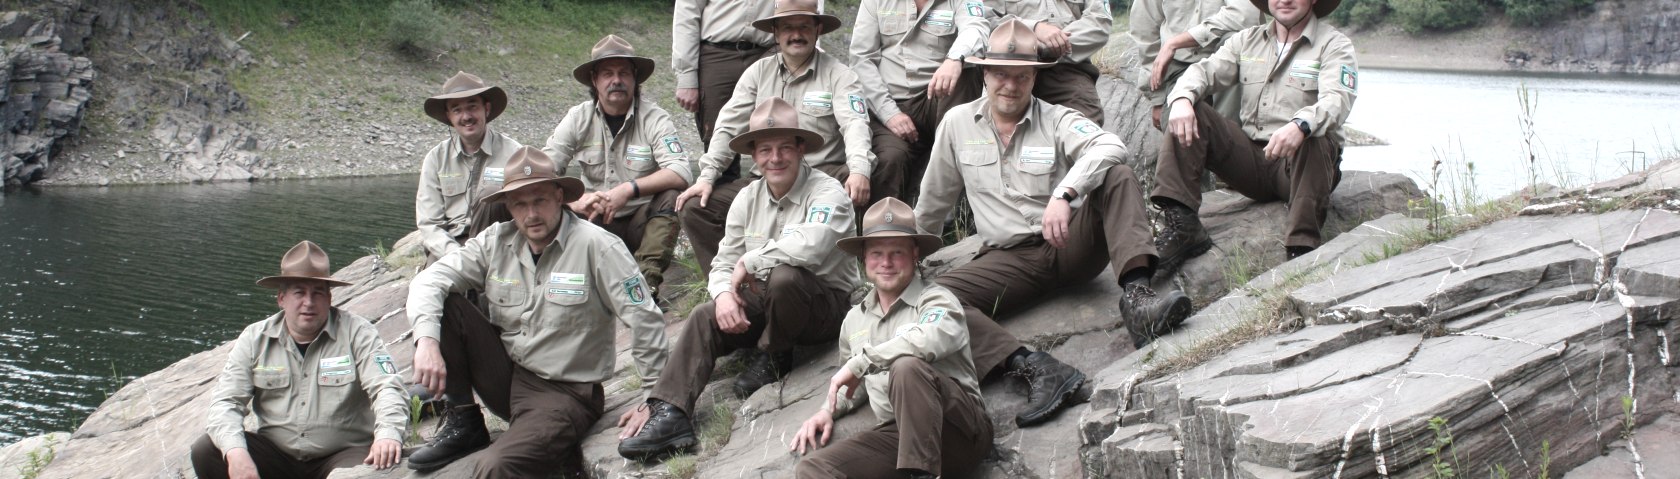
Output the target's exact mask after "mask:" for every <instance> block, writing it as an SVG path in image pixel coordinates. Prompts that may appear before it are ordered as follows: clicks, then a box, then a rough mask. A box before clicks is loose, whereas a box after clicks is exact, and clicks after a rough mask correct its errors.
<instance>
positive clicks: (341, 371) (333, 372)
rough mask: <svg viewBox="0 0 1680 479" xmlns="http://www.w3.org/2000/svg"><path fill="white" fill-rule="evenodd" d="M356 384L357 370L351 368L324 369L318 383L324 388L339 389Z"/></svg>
mask: <svg viewBox="0 0 1680 479" xmlns="http://www.w3.org/2000/svg"><path fill="white" fill-rule="evenodd" d="M353 382H356V370H355V369H353V368H351V367H342V368H335V369H322V370H321V374H320V378H319V379H318V383H319V384H320V385H322V386H329V387H338V386H343V385H346V384H350V383H353Z"/></svg>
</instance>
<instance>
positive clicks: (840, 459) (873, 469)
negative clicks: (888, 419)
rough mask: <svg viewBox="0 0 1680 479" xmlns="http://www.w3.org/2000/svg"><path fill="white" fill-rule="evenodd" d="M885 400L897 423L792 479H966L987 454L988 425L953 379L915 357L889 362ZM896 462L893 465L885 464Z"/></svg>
mask: <svg viewBox="0 0 1680 479" xmlns="http://www.w3.org/2000/svg"><path fill="white" fill-rule="evenodd" d="M888 374H889V375H890V377H891V378H892V385H891V386H890V387H889V389H890V390H891V391H890V392H889V394H890V395H891V396H892V397H891V398H870V400H872V401H880V400H883V399H888V400H891V401H892V405H893V414H894V415H895V416H897V421H896V422H893V423H890V424H885V425H881V426H877V427H876V428H875V429H874V430H871V431H867V432H864V433H862V434H858V435H856V436H853V437H851V438H848V439H846V440H845V441H841V442H840V443H837V444H834V445H832V446H828V447H827V448H824V449H819V450H817V451H816V452H814V453H812V454H811V455H810V456H806V457H805V459H804V460H802V461H799V465H798V466H796V467H795V468H794V470H793V474H794V477H797V478H800V479H807V478H812V479H814V478H850V477H858V478H887V477H910V475H909V474H907V473H906V472H904V470H906V469H913V470H919V471H923V472H927V473H930V474H934V475H937V476H940V477H947V478H963V477H969V476H970V475H972V474H973V473H974V471H975V469H977V468H976V467H975V466H978V465H979V464H980V461H981V460H984V459H985V458H986V455H987V454H989V453H991V451H992V421H991V419H990V418H988V417H986V409H985V407H984V406H982V405H981V404H980V401H979V400H977V399H976V398H975V397H974V396H970V395H969V394H968V392H966V391H963V389H962V386H961V385H959V384H957V381H956V380H955V379H951V377H950V376H946V375H944V374H941V373H940V372H939V371H938V370H936V369H934V368H933V366H932V365H929V364H928V363H927V362H926V361H923V360H921V359H920V358H915V357H902V358H898V359H897V360H894V361H893V363H892V369H891V370H890V371H889V372H888ZM889 457H896V458H897V460H896V461H887V460H886V459H887V458H889Z"/></svg>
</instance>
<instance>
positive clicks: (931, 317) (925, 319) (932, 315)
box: [916, 308, 945, 324]
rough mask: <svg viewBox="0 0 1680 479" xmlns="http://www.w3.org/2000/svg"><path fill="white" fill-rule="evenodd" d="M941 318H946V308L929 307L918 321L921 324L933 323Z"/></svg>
mask: <svg viewBox="0 0 1680 479" xmlns="http://www.w3.org/2000/svg"><path fill="white" fill-rule="evenodd" d="M941 319H945V308H928V310H927V312H926V313H922V319H921V320H919V321H916V322H917V323H920V324H933V323H937V322H939V320H941Z"/></svg>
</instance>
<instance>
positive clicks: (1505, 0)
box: [1499, 0, 1593, 27]
mask: <svg viewBox="0 0 1680 479" xmlns="http://www.w3.org/2000/svg"><path fill="white" fill-rule="evenodd" d="M1499 3H1500V5H1501V6H1503V7H1505V16H1506V17H1508V18H1510V19H1511V23H1515V24H1517V25H1527V26H1531V27H1538V26H1541V25H1545V24H1547V23H1551V22H1552V21H1553V20H1557V19H1559V18H1563V16H1564V15H1565V14H1568V13H1570V12H1574V11H1575V10H1578V9H1580V8H1582V7H1586V6H1588V5H1592V4H1593V0H1500V2H1499Z"/></svg>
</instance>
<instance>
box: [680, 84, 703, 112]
mask: <svg viewBox="0 0 1680 479" xmlns="http://www.w3.org/2000/svg"><path fill="white" fill-rule="evenodd" d="M677 105H678V106H681V107H683V109H684V110H688V111H690V112H696V111H700V89H699V88H678V89H677Z"/></svg>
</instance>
